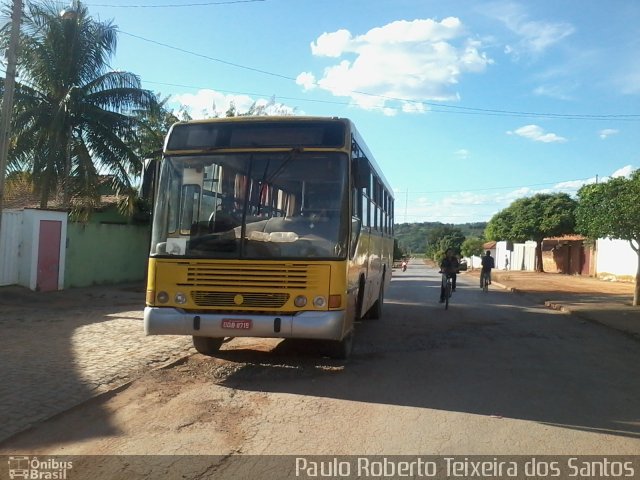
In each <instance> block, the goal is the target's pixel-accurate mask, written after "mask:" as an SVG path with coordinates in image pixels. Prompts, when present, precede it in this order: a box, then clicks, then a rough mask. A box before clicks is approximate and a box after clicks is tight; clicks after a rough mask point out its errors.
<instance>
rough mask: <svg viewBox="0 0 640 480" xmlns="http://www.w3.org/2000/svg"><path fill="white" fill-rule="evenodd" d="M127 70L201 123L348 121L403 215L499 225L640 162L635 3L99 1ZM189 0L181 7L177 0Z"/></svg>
mask: <svg viewBox="0 0 640 480" xmlns="http://www.w3.org/2000/svg"><path fill="white" fill-rule="evenodd" d="M85 3H86V5H87V6H88V7H89V11H90V12H91V14H92V15H93V16H94V17H98V18H99V19H100V20H112V21H113V23H114V24H115V25H117V26H118V27H119V29H120V31H121V33H120V35H119V40H118V50H117V55H116V57H115V58H114V59H113V60H112V66H113V68H114V69H118V70H127V71H131V72H134V73H136V74H138V75H139V76H140V77H141V79H142V82H143V86H144V87H145V88H148V89H151V90H153V91H156V92H160V93H162V94H163V96H168V95H171V105H172V106H173V107H174V108H178V107H179V106H180V105H183V106H185V107H187V108H189V109H190V113H191V115H192V116H193V117H196V118H197V117H201V116H202V115H203V114H207V115H211V113H212V112H213V106H214V105H215V110H217V111H218V112H224V111H225V110H226V108H227V107H228V104H229V102H230V101H234V102H235V104H236V106H237V107H238V108H239V110H241V111H242V110H246V109H247V108H248V106H249V105H251V103H253V102H254V101H258V102H267V101H269V100H270V99H272V98H275V102H276V106H277V107H278V108H279V109H280V110H281V111H287V112H293V113H295V114H299V115H321V116H340V117H349V118H351V119H353V120H354V122H355V123H356V125H357V126H358V129H359V130H360V133H361V134H362V136H363V137H364V139H365V141H366V142H367V144H368V146H369V148H370V150H371V151H372V152H373V154H374V156H375V157H376V160H377V162H378V164H380V165H381V167H382V169H383V171H384V173H385V176H386V177H387V179H388V180H389V182H390V183H391V185H392V187H393V188H394V190H395V195H396V221H397V223H403V222H422V221H441V222H445V223H463V222H472V221H487V220H489V219H490V218H491V216H492V215H493V214H495V213H496V212H498V211H500V210H501V209H503V208H505V207H506V206H508V205H509V203H510V202H511V201H513V200H515V199H516V198H519V197H522V196H525V195H531V194H534V193H537V192H541V191H543V192H555V191H564V192H568V193H574V192H575V191H576V189H577V188H578V187H579V186H580V185H582V184H584V183H585V182H592V181H595V179H596V176H597V177H598V178H599V179H603V178H606V177H609V176H612V175H622V174H628V173H629V172H630V171H631V170H633V169H635V168H637V167H638V166H640V147H639V139H640V128H639V127H640V108H639V107H640V53H639V52H640V36H639V35H638V34H637V32H638V25H640V2H636V1H634V0H628V1H627V0H608V1H607V2H603V1H602V0H565V1H557V0H556V1H548V0H537V1H535V2H525V1H520V2H518V1H487V2H483V1H465V0H450V1H446V2H445V1H440V0H433V1H432V0H394V1H391V0H387V1H382V0H342V1H334V0H264V1H240V2H238V1H227V2H225V1H222V0H219V1H217V2H216V1H206V0H187V1H180V0H127V1H125V0H92V1H87V2H85ZM168 5H173V6H168Z"/></svg>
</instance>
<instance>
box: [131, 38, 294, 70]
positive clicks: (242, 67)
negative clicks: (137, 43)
mask: <svg viewBox="0 0 640 480" xmlns="http://www.w3.org/2000/svg"><path fill="white" fill-rule="evenodd" d="M118 31H119V32H120V33H123V34H125V35H128V36H130V37H133V38H137V39H139V40H143V41H145V42H149V43H153V44H155V45H160V46H162V47H165V48H170V49H171V50H176V51H178V52H182V53H186V54H188V55H193V56H194V57H200V58H204V59H205V60H211V61H212V62H218V63H222V64H224V65H229V66H232V67H236V68H241V69H243V70H249V71H252V72H256V73H262V74H264V75H270V76H272V77H278V78H283V79H285V80H292V81H295V80H296V79H295V78H293V77H288V76H286V75H281V74H279V73H274V72H269V71H267V70H261V69H259V68H254V67H248V66H246V65H240V64H239V63H234V62H228V61H226V60H222V59H220V58H215V57H210V56H209V55H204V54H202V53H196V52H192V51H191V50H186V49H184V48H180V47H174V46H173V45H169V44H168V43H162V42H158V41H156V40H150V39H148V38H144V37H141V36H139V35H135V34H133V33H129V32H125V31H123V30H118Z"/></svg>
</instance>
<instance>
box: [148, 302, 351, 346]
mask: <svg viewBox="0 0 640 480" xmlns="http://www.w3.org/2000/svg"><path fill="white" fill-rule="evenodd" d="M345 320H346V315H345V311H344V310H335V311H327V312H300V313H298V314H296V315H251V314H248V315H241V314H221V313H194V312H185V311H184V310H180V309H177V308H169V307H164V308H158V307H146V308H145V309H144V332H145V335H193V336H196V337H213V338H219V337H270V338H309V339H318V340H342V338H343V336H344V332H345V331H346V330H345ZM230 325H236V326H241V328H229V326H230Z"/></svg>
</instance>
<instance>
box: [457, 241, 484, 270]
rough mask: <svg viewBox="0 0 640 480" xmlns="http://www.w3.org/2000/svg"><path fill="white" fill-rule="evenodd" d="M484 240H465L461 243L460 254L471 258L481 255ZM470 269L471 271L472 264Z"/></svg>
mask: <svg viewBox="0 0 640 480" xmlns="http://www.w3.org/2000/svg"><path fill="white" fill-rule="evenodd" d="M483 243H484V240H482V239H481V238H480V237H469V238H466V239H465V241H464V242H462V247H461V249H460V252H461V253H462V255H463V256H465V257H473V256H474V255H475V256H480V255H482V244H483ZM471 268H472V269H473V263H472V264H471Z"/></svg>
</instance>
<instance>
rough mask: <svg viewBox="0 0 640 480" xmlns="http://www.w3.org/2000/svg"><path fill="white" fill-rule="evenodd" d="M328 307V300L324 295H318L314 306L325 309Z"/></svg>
mask: <svg viewBox="0 0 640 480" xmlns="http://www.w3.org/2000/svg"><path fill="white" fill-rule="evenodd" d="M326 305H327V299H326V298H324V297H323V296H322V295H318V296H317V297H315V298H314V299H313V306H314V307H316V308H323V307H325V306H326Z"/></svg>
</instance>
